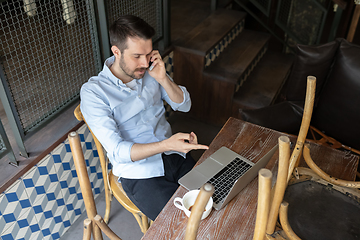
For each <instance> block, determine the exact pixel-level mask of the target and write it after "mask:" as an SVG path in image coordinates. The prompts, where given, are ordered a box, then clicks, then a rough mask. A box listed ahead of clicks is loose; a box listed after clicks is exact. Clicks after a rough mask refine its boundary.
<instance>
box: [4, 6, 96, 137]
mask: <svg viewBox="0 0 360 240" xmlns="http://www.w3.org/2000/svg"><path fill="white" fill-rule="evenodd" d="M0 19H1V23H0V40H1V41H0V63H1V64H2V67H3V69H4V72H5V75H6V79H2V80H3V81H6V84H7V85H8V87H9V89H10V94H11V97H12V98H13V101H14V104H15V108H16V111H17V113H18V117H19V120H20V122H21V125H22V128H23V131H24V133H25V134H26V133H28V132H30V131H31V130H32V129H34V128H35V127H37V126H39V125H41V124H42V123H43V122H44V120H46V119H48V118H49V117H51V116H52V115H54V114H55V113H57V112H58V111H59V110H61V109H62V108H63V107H65V106H66V105H68V104H69V103H70V102H72V101H73V100H74V99H76V98H78V95H79V89H80V87H81V85H82V84H83V83H84V82H86V81H87V80H88V79H89V78H90V77H91V76H93V75H96V74H97V72H98V71H99V70H100V69H101V60H100V52H99V46H98V40H97V30H96V25H95V22H94V21H95V14H94V9H93V4H92V0H62V1H35V0H21V1H18V0H8V1H3V2H1V5H0Z"/></svg>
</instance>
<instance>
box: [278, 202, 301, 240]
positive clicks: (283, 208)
mask: <svg viewBox="0 0 360 240" xmlns="http://www.w3.org/2000/svg"><path fill="white" fill-rule="evenodd" d="M288 207H289V203H287V202H283V203H281V205H280V213H279V216H280V222H281V226H282V228H283V230H284V232H285V234H286V236H288V238H289V239H290V240H301V238H299V237H298V236H297V235H296V233H294V231H293V230H292V228H291V226H290V224H289V220H288Z"/></svg>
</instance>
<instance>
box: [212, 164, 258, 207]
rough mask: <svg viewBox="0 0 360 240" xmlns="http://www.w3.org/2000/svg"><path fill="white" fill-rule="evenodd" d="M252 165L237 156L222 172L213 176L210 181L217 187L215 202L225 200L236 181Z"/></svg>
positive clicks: (214, 196)
mask: <svg viewBox="0 0 360 240" xmlns="http://www.w3.org/2000/svg"><path fill="white" fill-rule="evenodd" d="M251 167H252V166H251V165H250V164H248V163H247V162H245V161H243V160H241V159H240V158H235V159H234V160H232V161H231V162H230V163H229V164H228V165H226V166H225V167H224V168H223V169H222V170H221V171H220V172H218V173H217V174H216V175H215V176H214V177H212V178H211V179H210V180H209V181H208V183H211V184H212V185H213V186H214V187H215V192H214V195H213V200H214V203H216V204H218V203H219V202H220V201H221V200H223V199H224V198H225V197H226V196H227V194H228V192H229V191H230V189H231V188H232V186H233V185H234V183H235V181H236V180H237V179H238V178H239V177H241V176H242V175H244V173H245V172H247V170H249V169H250V168H251Z"/></svg>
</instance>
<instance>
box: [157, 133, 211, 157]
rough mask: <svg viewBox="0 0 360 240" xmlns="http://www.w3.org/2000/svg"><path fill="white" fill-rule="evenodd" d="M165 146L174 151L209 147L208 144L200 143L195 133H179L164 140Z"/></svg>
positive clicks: (184, 151)
mask: <svg viewBox="0 0 360 240" xmlns="http://www.w3.org/2000/svg"><path fill="white" fill-rule="evenodd" d="M163 144H164V145H165V148H166V149H168V150H172V151H178V152H183V153H188V152H189V151H190V150H193V149H209V147H208V146H206V145H201V144H198V141H197V136H196V134H195V133H193V132H191V133H190V134H188V133H177V134H174V135H172V136H171V137H170V138H168V139H166V140H164V141H163Z"/></svg>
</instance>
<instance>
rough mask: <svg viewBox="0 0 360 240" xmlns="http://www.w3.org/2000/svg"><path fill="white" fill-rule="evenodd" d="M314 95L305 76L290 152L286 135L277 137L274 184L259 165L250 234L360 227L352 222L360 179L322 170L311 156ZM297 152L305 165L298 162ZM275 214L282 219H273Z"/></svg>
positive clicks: (353, 231) (346, 235)
mask: <svg viewBox="0 0 360 240" xmlns="http://www.w3.org/2000/svg"><path fill="white" fill-rule="evenodd" d="M314 95H315V81H313V80H312V79H311V78H309V79H308V90H307V93H306V101H305V111H304V116H303V122H302V124H301V127H300V132H299V136H298V138H297V143H296V146H295V148H294V150H293V153H292V155H291V157H290V140H289V138H288V137H285V136H281V137H280V138H279V165H278V174H277V180H276V183H275V186H274V187H273V189H272V190H271V177H272V176H271V175H272V174H271V172H270V170H267V169H262V170H261V171H259V192H258V209H257V216H256V224H255V231H254V238H253V239H254V240H255V239H291V240H292V239H296V240H299V239H301V238H300V237H299V236H301V237H302V238H303V239H357V237H358V236H359V234H360V228H359V227H353V226H359V225H360V221H359V220H358V215H359V214H360V207H359V204H360V200H359V199H360V191H359V189H358V188H360V182H353V181H345V180H341V179H335V178H333V177H331V176H329V175H328V174H326V173H325V172H324V171H322V170H321V169H320V168H319V167H318V166H317V165H316V164H315V163H314V161H313V160H312V158H311V156H310V145H309V144H304V141H305V137H306V134H307V131H308V129H309V124H310V119H311V113H312V107H313V106H312V105H313V102H314V101H313V100H314V98H313V96H314ZM301 153H303V157H304V160H305V162H306V163H307V165H308V166H309V168H300V167H296V166H297V161H298V159H299V156H300V155H301ZM309 199H310V200H309ZM319 206H320V207H319ZM290 207H291V211H290V210H289V211H288V209H290ZM288 212H289V215H288ZM278 217H279V219H280V223H277V219H278ZM314 219H315V220H314ZM339 222H341V224H340V223H339ZM290 223H291V224H290ZM323 226H325V227H323ZM276 227H277V229H276ZM295 230H296V231H295ZM295 232H296V233H297V234H298V235H297V234H296V233H295Z"/></svg>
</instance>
